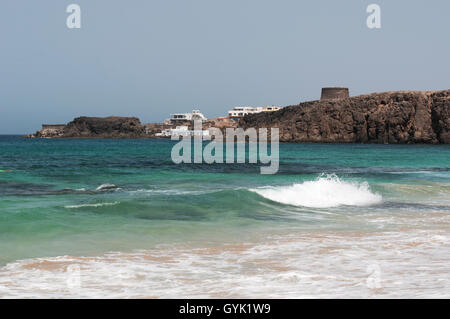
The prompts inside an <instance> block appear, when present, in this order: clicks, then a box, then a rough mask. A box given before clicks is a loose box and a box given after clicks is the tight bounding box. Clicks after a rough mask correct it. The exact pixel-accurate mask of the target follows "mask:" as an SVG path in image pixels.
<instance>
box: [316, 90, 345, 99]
mask: <svg viewBox="0 0 450 319" xmlns="http://www.w3.org/2000/svg"><path fill="white" fill-rule="evenodd" d="M348 97H350V93H349V91H348V88H344V87H328V88H322V96H321V97H320V99H321V100H333V99H346V98H348Z"/></svg>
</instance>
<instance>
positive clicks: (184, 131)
mask: <svg viewBox="0 0 450 319" xmlns="http://www.w3.org/2000/svg"><path fill="white" fill-rule="evenodd" d="M156 136H163V137H171V136H209V131H208V130H196V131H195V130H190V129H189V128H188V127H187V126H184V125H181V126H177V127H176V128H172V129H165V130H163V131H162V132H161V133H157V134H156Z"/></svg>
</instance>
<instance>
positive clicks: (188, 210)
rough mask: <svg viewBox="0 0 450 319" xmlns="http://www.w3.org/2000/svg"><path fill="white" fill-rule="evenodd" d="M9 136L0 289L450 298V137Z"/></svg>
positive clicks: (2, 160) (62, 293)
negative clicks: (236, 140) (197, 141)
mask: <svg viewBox="0 0 450 319" xmlns="http://www.w3.org/2000/svg"><path fill="white" fill-rule="evenodd" d="M175 143H176V142H175V141H171V140H167V139H139V140H131V139H25V138H21V137H20V136H0V298H449V297H450V146H448V145H362V144H289V143H280V151H279V157H280V167H279V171H278V173H277V174H275V175H262V174H260V167H261V164H249V163H243V164H238V163H235V164H175V163H173V161H172V160H171V150H172V147H173V146H174V145H175Z"/></svg>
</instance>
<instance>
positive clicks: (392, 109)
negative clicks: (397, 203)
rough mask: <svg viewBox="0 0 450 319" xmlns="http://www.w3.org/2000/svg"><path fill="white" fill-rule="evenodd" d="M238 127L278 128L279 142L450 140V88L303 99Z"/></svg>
mask: <svg viewBox="0 0 450 319" xmlns="http://www.w3.org/2000/svg"><path fill="white" fill-rule="evenodd" d="M240 126H242V127H243V128H249V127H255V128H261V127H267V128H270V127H278V128H279V129H280V141H282V142H308V143H380V144H381V143H383V144H385V143H392V144H414V143H429V144H438V143H442V144H450V90H446V91H434V92H421V91H401V92H386V93H373V94H368V95H362V96H357V97H352V98H345V99H334V100H325V101H312V102H305V103H301V104H299V105H294V106H288V107H285V108H283V109H282V110H280V111H277V112H271V113H259V114H251V115H248V116H246V117H244V118H243V119H242V120H241V122H240Z"/></svg>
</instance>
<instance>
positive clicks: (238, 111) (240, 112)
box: [228, 106, 258, 117]
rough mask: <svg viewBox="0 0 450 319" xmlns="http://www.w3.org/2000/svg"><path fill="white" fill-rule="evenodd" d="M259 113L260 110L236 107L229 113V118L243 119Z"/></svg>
mask: <svg viewBox="0 0 450 319" xmlns="http://www.w3.org/2000/svg"><path fill="white" fill-rule="evenodd" d="M252 113H258V108H256V107H250V106H236V107H234V108H233V109H232V110H231V111H228V116H229V117H243V116H245V115H247V114H252Z"/></svg>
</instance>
